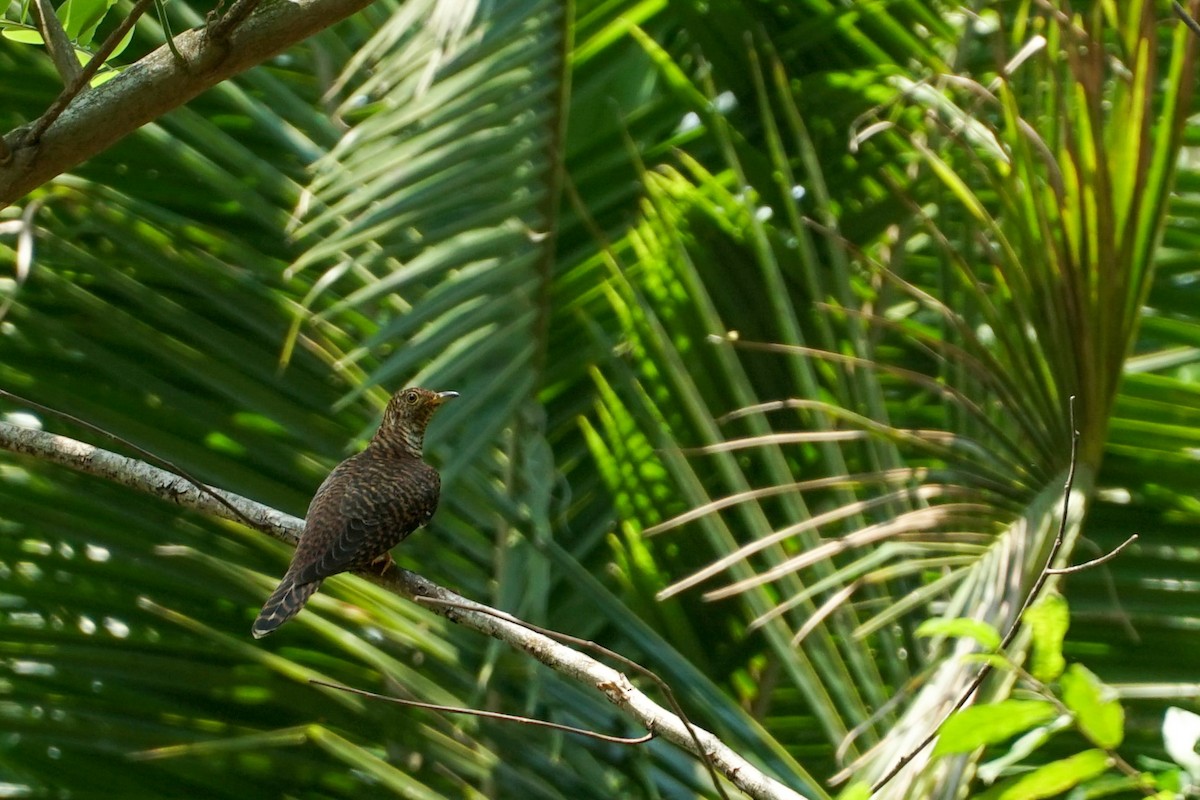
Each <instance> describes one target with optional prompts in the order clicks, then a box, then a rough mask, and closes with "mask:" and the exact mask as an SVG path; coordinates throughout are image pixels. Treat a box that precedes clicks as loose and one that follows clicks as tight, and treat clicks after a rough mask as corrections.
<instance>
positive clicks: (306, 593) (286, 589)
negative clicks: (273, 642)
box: [250, 575, 321, 639]
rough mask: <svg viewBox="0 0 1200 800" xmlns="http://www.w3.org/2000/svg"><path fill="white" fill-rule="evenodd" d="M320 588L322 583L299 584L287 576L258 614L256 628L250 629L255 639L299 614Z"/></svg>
mask: <svg viewBox="0 0 1200 800" xmlns="http://www.w3.org/2000/svg"><path fill="white" fill-rule="evenodd" d="M320 586H321V582H320V581H313V582H312V583H299V584H298V583H296V582H295V580H294V579H293V578H292V576H290V575H285V576H284V578H283V580H282V581H281V582H280V584H279V586H278V588H276V589H275V591H274V593H273V594H272V595H271V596H270V597H269V598H268V599H267V602H266V603H265V604H264V605H263V607H262V611H260V612H258V619H256V620H254V626H253V627H252V628H251V629H250V632H251V633H252V634H254V638H255V639H261V638H262V637H264V636H266V635H267V634H268V633H270V632H271V631H273V630H275V629H276V628H278V627H279V626H280V625H282V624H283V623H285V622H287V621H288V620H289V619H291V618H292V617H294V616H296V615H297V614H299V613H300V609H302V608H304V604H305V603H306V602H308V598H310V597H312V595H313V592H315V591H316V590H317V589H318V588H320Z"/></svg>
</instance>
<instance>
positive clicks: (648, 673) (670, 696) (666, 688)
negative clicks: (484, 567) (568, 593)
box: [416, 597, 729, 800]
mask: <svg viewBox="0 0 1200 800" xmlns="http://www.w3.org/2000/svg"><path fill="white" fill-rule="evenodd" d="M416 599H417V602H418V603H421V604H423V605H440V606H446V607H448V608H467V609H470V606H463V605H462V604H460V603H455V602H452V601H449V600H438V599H437V598H433V597H418V598H416ZM483 613H485V614H491V615H492V616H494V617H497V618H499V619H503V620H505V621H507V622H511V623H513V624H514V625H521V626H524V627H526V628H528V629H529V630H531V631H533V632H535V633H540V634H541V635H542V636H548V637H550V638H551V639H557V640H559V641H561V642H566V643H567V644H573V645H575V646H576V647H582V648H583V649H585V650H591V651H592V652H594V653H599V654H600V655H602V656H605V657H607V658H611V659H612V660H613V661H616V662H617V663H618V664H621V665H622V666H623V667H625V668H626V669H630V670H633V671H634V672H636V673H638V674H639V675H643V676H645V677H647V678H649V679H650V680H652V681H654V684H655V685H656V686H657V687H658V688H659V690H660V691H661V692H662V693H663V696H664V697H665V698H667V703H668V704H669V705H670V706H671V710H672V711H674V712H675V714H676V716H678V717H679V719H680V720H682V721H683V724H684V725H685V726H686V727H687V730H688V734H690V735H691V737H692V741H693V742H694V743H695V745H696V750H697V752H699V753H700V756H701V760H702V761H703V762H704V766H705V767H707V768H708V774H709V776H710V777H711V778H712V781H713V786H714V787H716V790H717V794H719V795H720V796H721V797H722V798H723V800H729V795H727V794H726V793H725V787H724V786H722V785H721V781H720V780H719V779H718V778H717V768H716V766H714V765H713V763H712V758H711V757H710V756H709V754H708V752H707V751H706V750H705V749H704V747H703V746H702V745H701V744H700V737H699V736H697V735H696V729H695V727H694V726H693V725H692V722H691V720H689V719H688V716H687V714H685V713H684V711H683V706H681V705H679V700H677V699H676V697H675V692H673V691H671V686H670V685H669V684H668V683H667V682H666V681H664V680H663V679H662V678H661V677H659V675H658V673H656V672H654V671H652V670H651V669H649V668H648V667H644V666H642V665H641V664H639V663H637V662H636V661H634V660H633V659H631V658H628V657H626V656H623V655H621V654H620V653H618V652H616V651H614V650H610V649H608V648H607V647H605V646H604V645H602V644H597V643H596V642H593V641H592V640H591V639H580V638H579V637H578V636H572V635H571V634H569V633H559V632H558V631H552V630H550V629H549V628H543V627H542V626H540V625H534V624H533V623H532V622H526V621H524V620H521V619H517V618H516V617H514V616H513V615H512V614H509V613H507V612H505V611H499V610H497V609H492V608H489V609H487V610H486V611H484V612H483Z"/></svg>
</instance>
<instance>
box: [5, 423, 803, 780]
mask: <svg viewBox="0 0 1200 800" xmlns="http://www.w3.org/2000/svg"><path fill="white" fill-rule="evenodd" d="M0 449H4V450H8V451H11V452H14V453H20V454H24V455H28V456H32V457H34V458H38V459H40V460H43V461H48V462H51V463H54V464H58V465H61V466H65V467H69V468H71V469H75V470H78V471H80V472H85V473H88V474H90V475H95V476H98V477H101V478H105V479H107V480H111V481H114V482H116V483H119V484H121V485H123V486H127V487H129V488H132V489H136V490H138V491H141V492H145V493H147V494H151V495H153V496H155V497H158V498H160V499H162V500H166V501H168V502H171V503H175V504H177V505H180V506H184V507H185V508H190V509H192V510H195V511H200V512H203V513H206V514H212V515H214V516H218V517H222V518H224V519H229V520H233V521H235V522H241V523H248V524H250V525H252V526H253V527H254V528H256V529H258V530H260V531H262V532H264V533H266V534H268V535H270V536H272V537H273V538H276V539H279V540H280V541H283V542H287V543H288V544H291V545H295V544H296V542H297V541H299V537H300V534H301V532H302V531H303V529H304V521H303V520H301V519H299V518H297V517H293V516H291V515H289V514H285V513H283V512H281V511H277V510H276V509H273V508H270V507H269V506H265V505H262V504H261V503H256V502H254V501H253V500H249V499H247V498H245V497H241V496H239V495H235V494H232V493H230V492H225V491H222V490H220V489H215V488H211V487H203V486H200V485H198V484H196V483H195V482H194V481H191V480H189V479H187V478H184V477H181V476H179V475H176V474H174V473H171V472H168V471H166V470H163V469H159V468H157V467H155V466H152V465H150V464H147V463H145V462H143V461H138V460H137V459H132V458H127V457H125V456H122V455H119V454H117V453H113V452H110V451H108V450H104V449H102V448H99V447H95V446H93V445H90V444H87V443H85V442H80V441H78V440H76V439H70V438H68V437H65V436H59V435H57V434H53V433H48V432H45V431H41V430H36V429H32V428H23V427H20V426H17V425H12V424H10V423H7V422H0ZM362 577H364V578H366V579H367V580H370V581H372V582H374V583H376V584H378V585H380V586H383V587H385V588H387V589H389V590H391V591H394V592H395V593H397V594H399V595H403V596H404V597H408V598H410V599H413V600H418V601H419V600H422V599H425V600H426V602H424V603H423V605H426V606H427V607H429V608H431V609H432V610H433V611H434V612H436V613H438V614H440V615H442V616H444V617H445V618H447V619H449V620H450V621H451V622H454V623H457V624H459V625H462V626H464V627H467V628H470V629H472V630H475V631H478V632H479V633H482V634H485V635H487V636H491V637H493V638H495V639H498V640H500V641H502V642H505V643H506V644H509V645H511V646H512V647H515V648H517V649H519V650H523V651H525V652H527V653H529V654H530V655H531V656H533V657H534V658H536V659H537V660H538V661H540V662H542V663H543V664H545V665H546V666H548V667H550V668H551V669H552V670H554V671H555V672H558V673H560V674H562V675H565V676H567V677H569V678H572V679H574V680H576V681H579V682H580V683H583V684H586V685H589V686H592V687H594V688H595V689H597V690H598V691H600V692H601V693H603V694H604V695H605V697H607V698H608V699H609V701H610V702H612V704H613V705H614V706H616V707H617V708H619V709H620V710H621V711H622V712H624V713H625V714H626V715H627V716H628V717H630V718H631V719H633V720H634V721H636V722H637V723H638V724H639V725H641V726H642V727H644V728H645V729H646V730H647V731H648V732H649V733H651V734H653V735H655V736H660V737H662V738H664V739H666V740H668V741H670V742H671V743H673V744H675V745H677V746H678V747H681V748H682V749H684V750H686V751H687V752H689V753H692V754H693V755H695V756H696V757H698V758H701V759H704V760H706V761H707V762H708V763H709V764H710V765H711V766H712V767H713V768H714V769H715V770H716V771H717V772H719V773H721V774H722V775H724V776H725V777H726V778H727V779H728V780H729V781H730V783H732V784H733V785H734V786H736V787H737V788H738V789H740V790H742V791H743V792H745V793H746V794H748V795H749V796H751V797H753V798H756V800H800V798H801V795H800V794H799V793H797V792H796V791H795V790H793V789H791V788H789V787H787V786H784V785H783V784H781V783H780V782H779V781H777V780H775V779H774V778H772V777H771V776H769V775H767V774H766V773H764V772H763V771H762V770H760V769H759V768H758V767H756V766H754V765H753V764H751V763H750V762H748V761H747V760H746V759H744V758H743V757H742V756H740V755H739V754H738V753H736V752H734V751H733V750H732V749H731V748H730V747H729V746H728V745H726V744H724V743H723V742H722V741H721V740H720V739H718V738H717V737H716V736H715V735H714V734H712V733H710V732H709V731H706V730H704V729H702V728H699V727H697V726H695V725H693V724H691V723H689V722H686V721H685V720H684V719H682V718H681V717H680V716H679V715H678V714H675V713H672V712H671V711H670V710H668V709H666V708H664V707H663V706H661V705H659V704H658V703H656V702H654V701H653V700H651V699H650V698H649V697H648V696H647V695H646V694H645V693H643V692H642V691H641V690H639V689H638V688H637V687H635V686H634V685H633V684H632V683H631V682H630V680H629V678H628V677H626V676H625V674H623V673H622V672H619V671H618V670H616V669H613V668H612V667H609V666H607V665H605V664H602V663H601V662H599V661H597V660H596V659H594V658H592V657H591V656H589V655H587V654H586V653H583V652H580V651H579V650H577V649H574V648H572V647H568V646H567V645H565V644H562V643H560V642H558V641H555V639H553V638H551V636H548V635H545V634H544V633H541V632H538V631H536V630H534V629H533V628H532V627H531V626H529V625H527V624H525V623H523V622H521V621H519V620H516V619H515V618H513V617H511V616H510V615H508V614H506V613H505V612H502V611H498V610H496V609H493V608H491V607H489V606H485V605H483V604H480V603H475V602H473V601H471V600H468V599H466V598H464V597H461V596H460V595H457V594H455V593H454V592H452V591H450V590H449V589H446V588H444V587H442V586H439V585H437V584H435V583H433V582H432V581H430V580H428V579H426V578H424V577H422V576H420V575H417V574H416V573H413V572H409V571H408V570H404V569H392V570H389V571H387V572H386V573H385V574H383V575H372V574H367V573H364V574H362ZM429 601H432V602H429ZM247 635H249V634H247Z"/></svg>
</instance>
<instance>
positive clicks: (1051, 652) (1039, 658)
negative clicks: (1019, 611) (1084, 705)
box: [1025, 592, 1070, 683]
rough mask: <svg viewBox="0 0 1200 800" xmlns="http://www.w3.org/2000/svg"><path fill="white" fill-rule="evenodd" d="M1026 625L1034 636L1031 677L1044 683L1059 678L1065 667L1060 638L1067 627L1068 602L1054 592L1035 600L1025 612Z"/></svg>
mask: <svg viewBox="0 0 1200 800" xmlns="http://www.w3.org/2000/svg"><path fill="white" fill-rule="evenodd" d="M1025 623H1026V624H1027V625H1029V629H1030V630H1031V631H1032V633H1033V665H1032V667H1031V669H1030V672H1032V673H1033V677H1035V678H1037V679H1038V680H1039V681H1042V682H1044V683H1049V682H1050V681H1053V680H1055V679H1056V678H1058V676H1059V675H1062V673H1063V669H1064V668H1065V667H1066V666H1067V662H1066V660H1065V659H1064V658H1063V654H1062V645H1063V639H1065V638H1066V635H1067V627H1068V625H1069V624H1070V613H1069V611H1068V609H1067V601H1066V600H1064V599H1063V597H1062V595H1060V594H1058V593H1057V592H1055V593H1051V594H1048V595H1046V596H1045V597H1043V598H1042V599H1040V600H1038V601H1037V602H1036V603H1034V604H1033V605H1032V606H1030V607H1029V610H1028V611H1026V612H1025Z"/></svg>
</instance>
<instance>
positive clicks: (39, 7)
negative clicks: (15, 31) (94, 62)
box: [30, 0, 79, 86]
mask: <svg viewBox="0 0 1200 800" xmlns="http://www.w3.org/2000/svg"><path fill="white" fill-rule="evenodd" d="M30 10H32V11H33V17H34V20H35V21H36V22H37V26H38V30H40V31H41V32H42V41H43V42H44V43H45V45H46V52H47V53H49V54H50V60H51V61H53V62H54V68H55V69H56V70H58V74H59V76H60V77H61V78H62V79H63V85H64V86H70V85H71V84H72V83H73V82H74V81H75V80H76V79H77V78H78V77H79V59H77V58H75V46H74V45H72V44H71V39H70V37H68V36H67V32H66V31H65V30H63V26H62V23H61V22H59V21H58V16H57V15H56V14H55V13H54V6H52V5H50V0H33V2H32V3H31V4H30Z"/></svg>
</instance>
